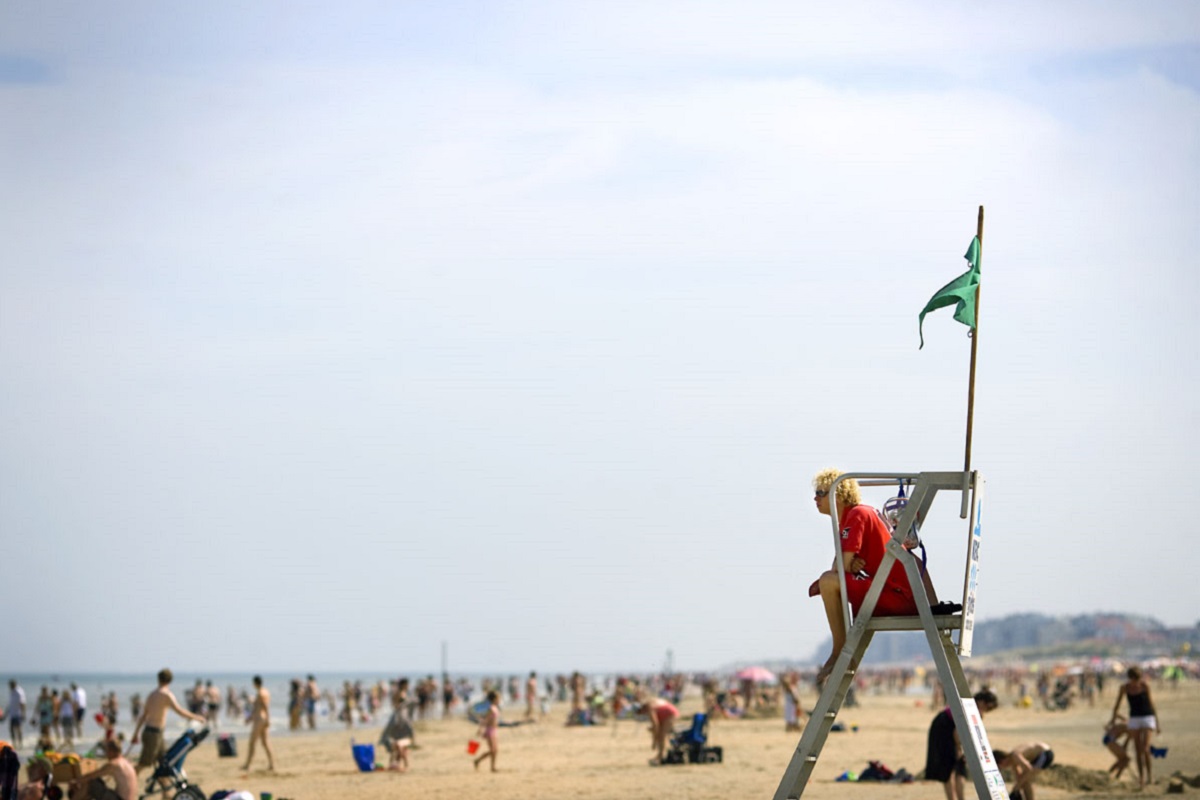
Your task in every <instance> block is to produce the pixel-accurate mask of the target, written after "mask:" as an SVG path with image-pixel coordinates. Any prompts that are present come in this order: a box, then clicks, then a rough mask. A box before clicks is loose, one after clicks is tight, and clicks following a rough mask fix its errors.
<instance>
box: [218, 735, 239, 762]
mask: <svg viewBox="0 0 1200 800" xmlns="http://www.w3.org/2000/svg"><path fill="white" fill-rule="evenodd" d="M236 755H237V738H236V737H234V735H233V734H232V733H222V734H221V735H219V736H217V756H218V757H220V758H233V757H235V756H236Z"/></svg>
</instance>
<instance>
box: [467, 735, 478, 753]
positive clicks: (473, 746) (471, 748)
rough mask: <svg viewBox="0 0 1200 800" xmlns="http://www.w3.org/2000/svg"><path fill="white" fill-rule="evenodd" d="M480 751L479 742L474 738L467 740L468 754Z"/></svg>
mask: <svg viewBox="0 0 1200 800" xmlns="http://www.w3.org/2000/svg"><path fill="white" fill-rule="evenodd" d="M478 752H479V742H477V741H475V740H474V739H472V740H471V741H469V742H467V755H469V756H473V755H475V754H476V753H478Z"/></svg>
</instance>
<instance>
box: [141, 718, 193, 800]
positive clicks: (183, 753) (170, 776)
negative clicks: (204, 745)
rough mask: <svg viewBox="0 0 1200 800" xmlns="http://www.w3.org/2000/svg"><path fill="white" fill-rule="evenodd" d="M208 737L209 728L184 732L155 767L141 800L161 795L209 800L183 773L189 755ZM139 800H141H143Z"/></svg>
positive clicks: (180, 798) (179, 798)
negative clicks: (185, 760)
mask: <svg viewBox="0 0 1200 800" xmlns="http://www.w3.org/2000/svg"><path fill="white" fill-rule="evenodd" d="M207 736H208V728H200V729H199V730H192V729H191V728H189V729H188V730H186V731H184V732H183V735H182V736H180V737H179V738H178V739H176V740H175V742H174V743H173V744H172V745H171V746H170V747H168V748H167V752H165V753H163V754H162V756H161V757H160V758H159V759H158V763H157V764H155V765H154V772H152V773H150V778H149V779H148V780H147V781H146V788H145V789H143V790H142V794H141V798H146V797H153V796H154V795H156V794H161V795H163V796H164V797H166V798H176V799H177V800H207V797H208V796H207V795H206V794H204V791H203V790H201V788H200V787H199V786H197V785H196V784H194V783H191V782H190V781H188V778H187V773H185V772H184V771H183V761H184V759H185V758H187V755H188V753H190V752H192V751H193V750H195V749H196V748H197V747H199V746H200V742H202V741H204V739H205V737H207ZM141 798H139V800H141Z"/></svg>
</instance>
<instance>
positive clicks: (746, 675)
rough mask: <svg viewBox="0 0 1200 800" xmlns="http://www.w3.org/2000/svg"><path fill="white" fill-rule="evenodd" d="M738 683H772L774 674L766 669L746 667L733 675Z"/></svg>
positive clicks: (774, 679)
mask: <svg viewBox="0 0 1200 800" xmlns="http://www.w3.org/2000/svg"><path fill="white" fill-rule="evenodd" d="M734 677H735V678H737V679H738V680H739V681H754V682H755V683H774V682H775V681H776V678H775V673H774V672H771V670H769V669H767V668H766V667H746V668H745V669H740V670H738V671H737V674H735V675H734Z"/></svg>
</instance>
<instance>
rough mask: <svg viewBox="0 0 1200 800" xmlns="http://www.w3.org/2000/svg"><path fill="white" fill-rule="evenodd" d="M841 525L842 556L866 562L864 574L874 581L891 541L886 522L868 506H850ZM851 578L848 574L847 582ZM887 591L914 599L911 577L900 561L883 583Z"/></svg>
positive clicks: (844, 512)
mask: <svg viewBox="0 0 1200 800" xmlns="http://www.w3.org/2000/svg"><path fill="white" fill-rule="evenodd" d="M838 522H839V523H840V524H841V526H842V552H843V553H857V554H858V555H859V556H861V557H862V560H863V561H865V562H867V565H866V566H865V567H863V571H864V572H866V573H867V574H868V575H870V576H871V577H872V578H873V577H875V574H876V573H877V572H878V571H879V564H880V562H882V561H883V556H884V554H885V553H886V552H887V543H888V539H891V538H892V532H891V531H889V530H888V527H887V525H886V524H884V521H883V520H882V519H880V518H879V514H878V513H876V511H875V509H873V508H871V507H870V506H867V505H856V506H850V507H849V508H847V509H845V511H843V512H842V517H841V519H839V520H838ZM850 577H851V576H850V575H849V573H847V580H849V578H850ZM884 587H885V590H887V589H891V590H893V591H896V592H900V593H901V594H903V595H904V596H905V597H908V598H911V597H912V588H911V587H910V586H909V585H908V577H907V576H906V575H905V574H904V565H903V564H901V563H900V562H899V561H896V562H895V563H894V564H892V571H891V572H890V573H889V574H888V576H887V581H886V582H885V583H884Z"/></svg>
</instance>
